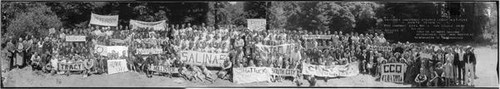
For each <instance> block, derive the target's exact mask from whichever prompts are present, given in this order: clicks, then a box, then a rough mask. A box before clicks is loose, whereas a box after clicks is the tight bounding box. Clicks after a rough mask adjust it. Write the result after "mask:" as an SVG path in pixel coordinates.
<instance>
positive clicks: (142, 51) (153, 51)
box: [136, 48, 163, 55]
mask: <svg viewBox="0 0 500 89" xmlns="http://www.w3.org/2000/svg"><path fill="white" fill-rule="evenodd" d="M136 52H137V53H136V54H142V55H147V54H161V53H163V50H162V49H159V48H152V49H137V50H136Z"/></svg>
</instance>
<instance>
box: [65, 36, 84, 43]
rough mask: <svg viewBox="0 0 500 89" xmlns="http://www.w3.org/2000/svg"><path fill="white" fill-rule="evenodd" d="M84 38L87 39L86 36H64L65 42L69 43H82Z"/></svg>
mask: <svg viewBox="0 0 500 89" xmlns="http://www.w3.org/2000/svg"><path fill="white" fill-rule="evenodd" d="M85 37H87V36H75V35H72V36H66V41H69V42H82V41H86V39H85Z"/></svg>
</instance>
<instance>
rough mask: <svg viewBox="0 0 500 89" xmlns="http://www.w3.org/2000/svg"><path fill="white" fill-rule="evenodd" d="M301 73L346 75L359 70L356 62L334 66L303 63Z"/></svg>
mask: <svg viewBox="0 0 500 89" xmlns="http://www.w3.org/2000/svg"><path fill="white" fill-rule="evenodd" d="M302 74H306V75H315V76H326V77H338V76H343V77H348V76H355V75H358V74H359V70H358V63H357V62H353V63H349V64H346V65H334V66H323V65H312V64H308V63H303V66H302Z"/></svg>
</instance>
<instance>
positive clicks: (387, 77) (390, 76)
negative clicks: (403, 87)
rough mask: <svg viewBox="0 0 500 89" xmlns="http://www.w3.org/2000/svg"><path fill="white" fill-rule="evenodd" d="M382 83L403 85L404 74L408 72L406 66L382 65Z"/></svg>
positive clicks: (397, 64) (399, 64)
mask: <svg viewBox="0 0 500 89" xmlns="http://www.w3.org/2000/svg"><path fill="white" fill-rule="evenodd" d="M381 67H382V71H381V72H382V76H381V78H380V80H381V81H385V82H394V83H403V82H404V73H405V72H406V65H405V64H403V63H386V64H382V65H381Z"/></svg>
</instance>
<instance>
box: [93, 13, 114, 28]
mask: <svg viewBox="0 0 500 89" xmlns="http://www.w3.org/2000/svg"><path fill="white" fill-rule="evenodd" d="M90 24H94V25H101V26H118V15H110V16H105V15H98V14H94V13H92V15H91V16H90Z"/></svg>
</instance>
